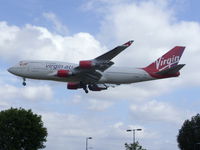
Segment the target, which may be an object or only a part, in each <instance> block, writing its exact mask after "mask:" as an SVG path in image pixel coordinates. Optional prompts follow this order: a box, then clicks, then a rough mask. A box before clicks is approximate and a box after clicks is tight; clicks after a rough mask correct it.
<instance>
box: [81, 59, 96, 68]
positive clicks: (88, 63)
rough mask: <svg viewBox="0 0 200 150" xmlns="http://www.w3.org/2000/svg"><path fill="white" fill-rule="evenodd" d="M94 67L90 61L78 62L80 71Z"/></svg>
mask: <svg viewBox="0 0 200 150" xmlns="http://www.w3.org/2000/svg"><path fill="white" fill-rule="evenodd" d="M94 66H95V63H94V62H93V61H91V60H82V61H80V62H79V67H80V68H82V69H91V68H92V67H94Z"/></svg>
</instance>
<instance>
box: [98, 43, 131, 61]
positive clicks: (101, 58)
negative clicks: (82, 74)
mask: <svg viewBox="0 0 200 150" xmlns="http://www.w3.org/2000/svg"><path fill="white" fill-rule="evenodd" d="M132 43H133V41H132V40H131V41H128V42H126V43H125V44H123V45H120V46H117V47H115V48H114V49H112V50H110V51H109V52H107V53H105V54H103V55H101V56H99V57H97V58H95V60H96V61H109V60H111V59H113V58H114V57H115V56H117V55H118V54H119V53H121V52H122V51H123V50H125V49H126V48H127V47H129V46H130V45H131V44H132Z"/></svg>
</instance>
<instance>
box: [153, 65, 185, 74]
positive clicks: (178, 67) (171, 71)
mask: <svg viewBox="0 0 200 150" xmlns="http://www.w3.org/2000/svg"><path fill="white" fill-rule="evenodd" d="M184 66H185V64H179V65H176V66H173V67H171V68H169V69H165V70H162V71H159V72H156V74H158V75H171V74H176V73H177V72H178V71H179V70H181V68H183V67H184Z"/></svg>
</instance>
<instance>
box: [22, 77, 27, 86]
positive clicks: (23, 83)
mask: <svg viewBox="0 0 200 150" xmlns="http://www.w3.org/2000/svg"><path fill="white" fill-rule="evenodd" d="M22 85H23V86H26V78H23V82H22Z"/></svg>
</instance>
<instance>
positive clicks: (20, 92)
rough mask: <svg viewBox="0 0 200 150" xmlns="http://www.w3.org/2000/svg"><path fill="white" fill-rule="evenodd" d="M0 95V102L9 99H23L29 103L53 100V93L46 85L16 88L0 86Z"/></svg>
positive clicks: (5, 85)
mask: <svg viewBox="0 0 200 150" xmlns="http://www.w3.org/2000/svg"><path fill="white" fill-rule="evenodd" d="M0 95H1V100H2V101H3V100H11V99H25V100H31V101H35V100H51V99H52V98H53V91H52V89H51V88H50V87H49V86H48V85H43V86H27V87H26V88H18V87H15V86H12V85H10V84H4V85H2V84H1V87H0Z"/></svg>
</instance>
